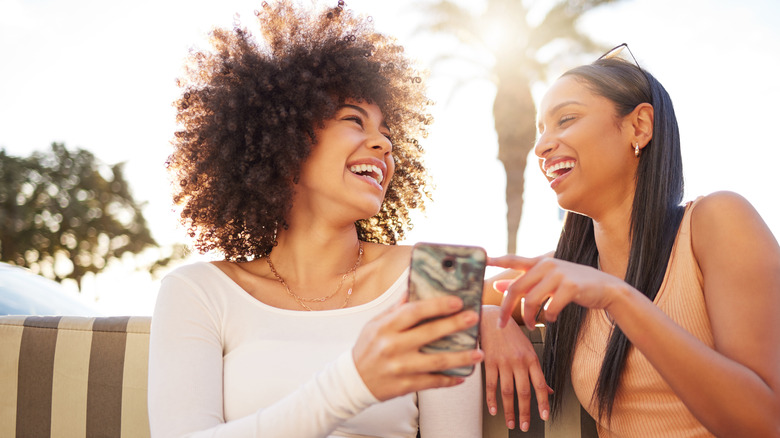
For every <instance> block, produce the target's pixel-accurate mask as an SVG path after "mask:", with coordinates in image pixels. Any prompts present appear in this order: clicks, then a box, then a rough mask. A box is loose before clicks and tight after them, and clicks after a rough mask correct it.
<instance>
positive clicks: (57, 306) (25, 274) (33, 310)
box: [0, 263, 102, 316]
mask: <svg viewBox="0 0 780 438" xmlns="http://www.w3.org/2000/svg"><path fill="white" fill-rule="evenodd" d="M0 315H68V316H100V315H102V313H101V312H100V311H99V310H97V308H96V307H94V306H92V305H91V304H90V303H89V302H87V301H86V300H84V299H81V297H78V296H73V295H72V294H69V293H68V291H67V290H65V288H64V287H62V285H60V284H59V283H57V282H56V281H52V280H49V279H48V278H44V277H41V276H40V275H36V274H33V273H32V272H31V271H30V270H28V269H26V268H20V267H18V266H13V265H9V264H6V263H0Z"/></svg>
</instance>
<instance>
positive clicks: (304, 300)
mask: <svg viewBox="0 0 780 438" xmlns="http://www.w3.org/2000/svg"><path fill="white" fill-rule="evenodd" d="M362 259H363V241H362V240H359V241H358V257H357V261H356V262H355V266H353V267H352V268H351V269H350V270H348V271H347V272H345V273H344V275H342V276H341V280H339V285H338V286H336V290H335V291H334V292H333V293H332V294H330V295H328V296H325V297H319V298H304V297H302V296H300V295H296V294H295V293H294V292H293V291H292V290H290V286H288V285H287V282H286V281H284V278H282V276H281V275H279V273H278V272H276V268H275V267H274V264H273V263H272V262H271V255H270V254H269V255H267V256H266V257H265V261H266V262H268V267H269V268H271V272H272V273H273V274H274V277H276V279H277V280H279V283H281V284H282V286H284V290H285V291H287V294H288V295H290V296H291V297H292V298H293V299H294V300H295V302H296V303H298V304H300V306H301V307H303V308H304V309H306V310H308V311H313V310H314V309H312V308H311V307H309V306H307V305H306V303H322V302H325V301H328V300H329V299H331V298H333V297H335V296H336V294H337V293H339V291H340V290H341V286H343V285H344V280H346V279H347V277H348V276H349V274H352V287H351V288H349V290H348V291H347V296H346V298H344V304H343V305H342V306H341V308H342V309H343V308H345V307H347V304H349V299H350V297H351V296H352V289H354V288H355V275H356V274H355V271H357V268H358V266H360V260H362Z"/></svg>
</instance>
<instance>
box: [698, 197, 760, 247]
mask: <svg viewBox="0 0 780 438" xmlns="http://www.w3.org/2000/svg"><path fill="white" fill-rule="evenodd" d="M691 224H692V226H693V228H694V230H696V234H698V237H699V238H704V239H708V238H710V237H717V236H718V235H719V234H721V233H723V232H735V231H741V232H744V231H748V232H749V231H760V230H762V229H764V230H766V231H768V228H767V226H766V224H765V223H764V221H763V219H761V216H760V215H759V214H758V212H757V211H756V209H755V208H754V207H753V206H752V205H751V204H750V202H748V200H747V199H745V198H743V197H742V196H740V195H738V194H737V193H734V192H715V193H712V194H710V195H707V196H704V197H702V199H700V200H699V201H698V202H697V203H696V208H694V209H693V211H692V212H691Z"/></svg>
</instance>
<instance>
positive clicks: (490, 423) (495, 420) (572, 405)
mask: <svg viewBox="0 0 780 438" xmlns="http://www.w3.org/2000/svg"><path fill="white" fill-rule="evenodd" d="M521 328H522V330H523V332H524V333H525V334H526V335H527V336H528V339H530V340H531V344H532V345H533V346H534V350H536V355H537V356H539V357H541V355H542V350H543V349H544V328H541V329H537V330H534V331H528V330H527V329H526V328H525V327H521ZM482 375H483V376H484V375H485V373H484V372H483V373H482ZM497 399H498V414H496V416H495V417H493V416H491V415H490V413H489V412H488V410H487V404H483V412H482V418H483V420H482V436H483V437H484V438H521V437H522V438H597V437H598V432H597V430H596V422H595V421H594V420H593V418H592V417H591V416H590V415H589V414H588V412H587V411H586V410H585V409H583V408H582V406H581V405H580V402H579V400H577V396H576V395H575V394H574V389H573V388H571V386H570V387H569V388H568V390H567V391H566V399H565V400H564V402H563V409H562V411H561V413H560V415H558V416H556V417H555V421H547V422H545V421H542V419H541V418H539V414H538V412H539V408H538V405H537V403H536V398H535V397H531V424H530V427H529V428H528V432H523V431H521V430H520V429H519V428H517V427H516V428H515V429H513V430H509V429H507V427H506V424H505V423H504V415H503V412H504V408H503V403H501V395H500V394H499V395H498V397H497ZM517 415H518V410H517V400H515V418H517Z"/></svg>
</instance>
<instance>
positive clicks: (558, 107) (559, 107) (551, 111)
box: [547, 100, 585, 116]
mask: <svg viewBox="0 0 780 438" xmlns="http://www.w3.org/2000/svg"><path fill="white" fill-rule="evenodd" d="M566 105H579V106H585V104H584V103H582V102H580V101H577V100H567V101H566V102H561V103H559V104H558V105H555V106H554V107H552V108H550V110H549V111H547V115H548V116H549V115H550V114H553V113H555V112H556V111H558V110H559V109H561V108H563V107H565V106H566Z"/></svg>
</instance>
